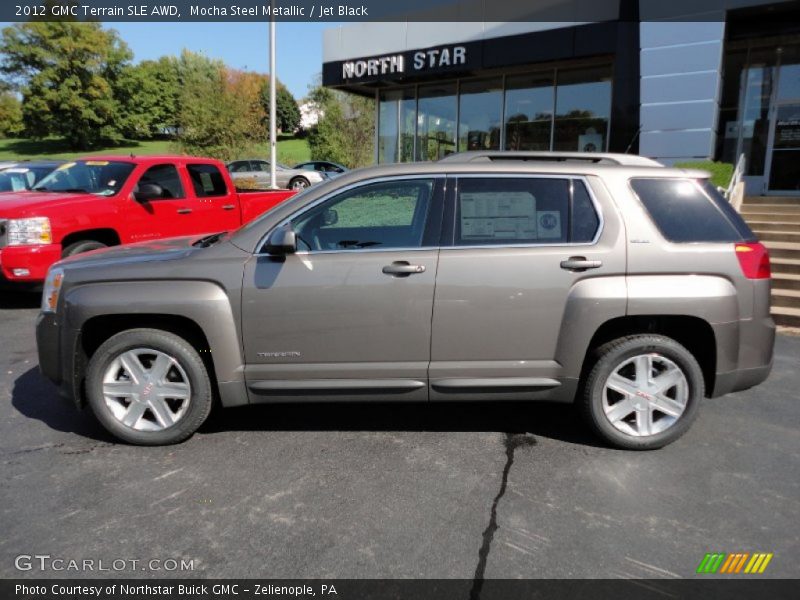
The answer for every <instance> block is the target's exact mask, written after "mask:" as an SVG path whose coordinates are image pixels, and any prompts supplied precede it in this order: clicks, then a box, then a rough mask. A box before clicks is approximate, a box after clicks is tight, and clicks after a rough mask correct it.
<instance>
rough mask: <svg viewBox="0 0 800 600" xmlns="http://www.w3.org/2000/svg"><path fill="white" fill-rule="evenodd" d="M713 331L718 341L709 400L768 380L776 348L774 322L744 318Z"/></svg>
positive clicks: (717, 327)
mask: <svg viewBox="0 0 800 600" xmlns="http://www.w3.org/2000/svg"><path fill="white" fill-rule="evenodd" d="M714 329H715V332H714V333H715V335H716V338H717V373H716V376H715V381H714V390H713V392H712V393H711V394H710V396H711V397H717V396H722V395H724V394H729V393H731V392H740V391H742V390H746V389H749V388H751V387H753V386H756V385H758V384H759V383H761V382H763V381H764V380H766V379H767V377H768V376H769V374H770V371H771V370H772V355H773V352H774V349H775V322H774V321H773V320H772V317H769V316H767V317H763V318H759V319H744V320H741V321H738V322H736V323H727V324H725V325H720V326H715V327H714ZM734 340H735V342H738V343H735V342H734ZM734 348H735V350H734Z"/></svg>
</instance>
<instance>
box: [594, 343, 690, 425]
mask: <svg viewBox="0 0 800 600" xmlns="http://www.w3.org/2000/svg"><path fill="white" fill-rule="evenodd" d="M688 401H689V382H688V380H687V378H686V374H685V373H684V372H683V370H682V369H681V368H680V367H679V366H678V365H677V364H676V363H675V362H673V361H672V360H670V359H668V358H666V357H665V356H662V355H661V354H656V353H649V354H640V355H637V356H634V357H632V358H628V359H626V360H624V361H623V362H621V363H620V364H619V365H617V367H616V368H614V369H613V370H612V372H611V375H610V376H609V377H608V379H607V380H606V382H605V385H604V387H603V397H602V406H603V412H604V413H605V416H606V418H607V419H608V421H609V423H611V425H612V426H614V427H615V428H616V429H618V430H619V431H622V432H623V433H626V434H628V435H631V436H635V437H645V436H651V435H656V434H658V433H661V432H663V431H666V430H667V429H669V428H670V427H672V426H673V425H675V423H677V421H678V420H679V419H680V418H681V415H683V413H684V411H685V410H686V406H687V403H688Z"/></svg>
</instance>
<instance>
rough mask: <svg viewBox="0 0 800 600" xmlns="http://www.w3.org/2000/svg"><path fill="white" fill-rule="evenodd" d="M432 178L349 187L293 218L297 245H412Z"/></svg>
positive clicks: (423, 217)
mask: <svg viewBox="0 0 800 600" xmlns="http://www.w3.org/2000/svg"><path fill="white" fill-rule="evenodd" d="M433 185H434V181H433V180H432V179H414V180H405V181H403V180H400V181H391V182H381V183H373V184H368V185H364V186H361V187H358V188H356V189H353V190H349V191H347V192H344V193H342V194H339V195H338V196H335V197H334V198H332V199H330V200H328V201H327V202H323V203H322V204H320V205H318V206H315V207H314V208H312V209H310V210H308V211H306V212H305V213H303V214H302V215H300V216H299V217H297V218H296V219H295V220H294V221H293V222H292V226H293V228H294V230H295V232H296V233H297V236H298V246H299V248H300V249H301V250H310V251H326V250H327V251H331V250H359V249H364V248H378V249H384V248H416V247H420V246H421V245H422V236H423V234H424V232H425V224H426V221H427V216H428V209H429V207H430V204H431V197H432V194H433Z"/></svg>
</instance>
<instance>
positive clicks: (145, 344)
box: [86, 329, 213, 446]
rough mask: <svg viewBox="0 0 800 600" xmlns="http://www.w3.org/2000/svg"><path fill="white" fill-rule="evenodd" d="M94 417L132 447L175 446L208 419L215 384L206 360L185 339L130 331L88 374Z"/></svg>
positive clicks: (110, 344) (98, 356)
mask: <svg viewBox="0 0 800 600" xmlns="http://www.w3.org/2000/svg"><path fill="white" fill-rule="evenodd" d="M86 391H87V396H88V399H89V405H90V406H91V407H92V412H94V414H95V416H96V417H97V418H98V420H99V421H100V422H101V423H102V424H103V426H104V427H105V428H106V429H108V431H110V432H111V433H113V434H114V435H115V436H117V437H118V438H120V439H122V440H124V441H126V442H130V443H132V444H139V445H146V446H157V445H163V444H174V443H177V442H181V441H183V440H185V439H187V438H188V437H190V436H191V435H192V434H193V433H194V432H195V431H197V428H198V427H200V425H202V424H203V422H204V421H205V420H206V418H207V417H208V414H209V412H210V411H211V405H212V398H213V396H212V392H211V382H210V380H209V377H208V372H207V371H206V368H205V365H204V363H203V360H202V359H201V358H200V355H199V354H198V353H197V351H196V350H195V349H194V348H193V347H192V346H191V345H190V344H189V343H188V342H187V341H186V340H184V339H183V338H181V337H179V336H177V335H174V334H172V333H168V332H166V331H161V330H158V329H130V330H128V331H123V332H121V333H118V334H116V335H114V336H112V337H111V338H109V339H108V340H106V341H105V342H104V343H103V344H102V345H101V346H100V347H99V348H98V349H97V351H96V352H95V353H94V355H93V356H92V358H91V360H90V361H89V366H88V368H87V372H86Z"/></svg>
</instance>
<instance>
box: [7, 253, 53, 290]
mask: <svg viewBox="0 0 800 600" xmlns="http://www.w3.org/2000/svg"><path fill="white" fill-rule="evenodd" d="M59 260H61V244H43V245H41V246H5V247H4V248H2V249H0V274H2V279H3V280H5V281H6V282H8V283H22V284H24V283H41V282H42V281H44V279H45V277H47V270H48V269H49V268H50V265H52V264H53V263H54V262H56V261H59ZM15 270H17V273H16V274H15V272H14V271H15ZM20 270H22V271H24V272H22V271H20Z"/></svg>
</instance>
